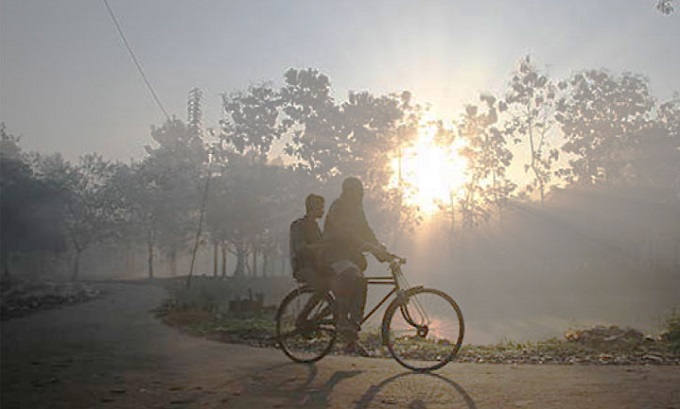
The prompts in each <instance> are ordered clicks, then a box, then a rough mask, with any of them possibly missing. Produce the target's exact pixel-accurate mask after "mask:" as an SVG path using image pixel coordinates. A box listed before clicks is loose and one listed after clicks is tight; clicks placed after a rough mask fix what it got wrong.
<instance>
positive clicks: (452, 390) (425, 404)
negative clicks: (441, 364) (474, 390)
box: [354, 372, 477, 409]
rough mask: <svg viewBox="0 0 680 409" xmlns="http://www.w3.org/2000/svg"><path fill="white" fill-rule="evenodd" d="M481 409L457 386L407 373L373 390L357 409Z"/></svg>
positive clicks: (434, 377) (436, 377)
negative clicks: (390, 408)
mask: <svg viewBox="0 0 680 409" xmlns="http://www.w3.org/2000/svg"><path fill="white" fill-rule="evenodd" d="M385 406H387V407H394V408H409V409H425V408H431V407H436V408H468V409H477V406H476V405H475V401H474V400H473V399H472V397H471V396H470V395H469V394H468V393H467V392H466V391H465V389H463V388H462V387H461V386H460V385H458V384H457V383H456V382H454V381H452V380H451V379H448V378H446V377H444V376H441V375H437V374H432V373H416V372H405V373H401V374H399V375H395V376H392V377H390V378H387V379H385V380H384V381H382V382H380V384H378V385H373V386H371V387H370V388H369V389H368V390H367V391H366V393H364V394H363V396H362V397H361V398H359V400H358V401H357V403H356V405H355V406H354V408H355V409H370V408H379V407H380V408H382V407H385Z"/></svg>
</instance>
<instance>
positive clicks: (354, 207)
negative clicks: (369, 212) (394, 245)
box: [323, 196, 380, 271]
mask: <svg viewBox="0 0 680 409" xmlns="http://www.w3.org/2000/svg"><path fill="white" fill-rule="evenodd" d="M323 230H324V233H323V238H324V242H326V244H325V245H324V261H325V262H326V263H328V264H331V263H334V262H336V261H340V260H349V261H351V262H353V263H354V264H356V265H357V266H359V268H360V269H361V271H364V270H365V269H366V266H367V263H366V258H365V257H364V255H363V254H362V247H363V244H364V242H369V243H372V244H375V245H380V243H379V242H378V239H377V238H376V237H375V234H374V233H373V230H372V229H371V227H370V226H369V225H368V221H367V220H366V215H365V214H364V209H363V207H362V206H361V203H359V204H354V203H351V202H350V201H348V200H346V199H345V198H343V197H342V196H340V198H338V199H337V200H335V201H334V202H333V204H332V205H331V207H330V209H328V215H326V221H325V222H324V227H323Z"/></svg>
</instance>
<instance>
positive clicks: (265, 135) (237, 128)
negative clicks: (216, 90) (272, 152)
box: [220, 84, 283, 158]
mask: <svg viewBox="0 0 680 409" xmlns="http://www.w3.org/2000/svg"><path fill="white" fill-rule="evenodd" d="M281 103H282V102H281V98H280V96H279V93H278V91H277V90H275V89H274V88H273V87H272V86H271V85H270V84H260V85H253V86H250V87H249V88H248V90H247V91H245V92H241V91H236V92H232V93H230V94H222V105H223V108H224V112H225V113H226V115H227V117H226V118H225V119H223V120H221V121H220V125H221V127H222V134H221V136H220V138H221V140H222V142H223V143H224V144H226V145H230V146H233V147H234V149H235V150H236V151H237V152H238V153H240V154H243V153H245V152H247V151H251V150H252V151H254V152H256V153H257V154H258V155H260V156H263V157H265V158H266V156H267V154H268V152H269V149H270V148H271V145H272V143H273V141H275V140H277V139H279V138H280V137H281V134H282V133H283V128H282V127H281V126H280V124H279V111H280V108H281Z"/></svg>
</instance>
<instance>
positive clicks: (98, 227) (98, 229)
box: [37, 154, 120, 280]
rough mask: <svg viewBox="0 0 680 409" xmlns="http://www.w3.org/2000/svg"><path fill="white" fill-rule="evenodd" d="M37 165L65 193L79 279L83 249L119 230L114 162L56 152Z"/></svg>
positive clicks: (68, 231) (67, 225)
mask: <svg viewBox="0 0 680 409" xmlns="http://www.w3.org/2000/svg"><path fill="white" fill-rule="evenodd" d="M37 167H38V171H39V173H40V174H41V177H42V178H44V179H45V180H47V181H49V183H51V184H53V186H54V188H55V189H56V190H57V191H58V192H60V194H61V195H63V196H62V198H63V200H64V204H65V205H64V206H65V212H64V214H65V219H64V229H65V232H66V236H67V238H68V241H69V244H70V245H71V249H72V251H73V269H72V274H71V278H72V279H73V280H77V279H78V277H79V274H80V259H81V256H82V253H83V251H85V250H86V249H88V248H90V247H92V246H93V245H95V244H97V243H100V242H102V241H104V240H106V239H109V238H111V237H113V236H114V235H115V234H116V233H117V229H116V223H117V217H118V216H119V215H120V212H119V211H118V208H117V206H116V201H115V200H113V197H112V191H111V189H110V188H109V181H110V179H111V177H112V175H113V174H114V172H115V164H113V163H111V162H108V161H106V160H105V159H104V158H103V157H102V156H101V155H98V154H87V155H84V156H82V157H81V158H80V160H79V162H78V164H77V165H72V164H71V163H70V162H68V161H65V160H63V158H62V157H61V156H59V155H54V156H51V157H45V158H42V159H40V160H38V163H37Z"/></svg>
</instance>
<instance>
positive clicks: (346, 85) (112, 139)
mask: <svg viewBox="0 0 680 409" xmlns="http://www.w3.org/2000/svg"><path fill="white" fill-rule="evenodd" d="M656 2H657V1H656V0H596V1H595V0H578V1H577V0H574V1H547V0H546V1H538V0H515V1H507V0H487V1H460V0H445V1H428V0H419V1H414V0H411V1H401V0H361V1H354V0H344V1H323V0H310V1H307V0H295V1H278V0H271V1H265V0H247V1H246V0H244V1H224V0H191V1H190V0H144V1H139V0H109V5H110V6H111V8H112V9H113V11H114V13H115V14H116V16H117V18H118V21H119V23H120V25H121V27H122V29H123V31H124V33H125V35H126V36H127V38H128V40H129V42H130V44H131V46H132V48H133V50H134V52H135V54H136V56H137V57H138V59H139V61H140V63H141V64H142V66H143V68H144V71H145V72H146V75H147V76H148V78H149V80H150V82H151V83H152V85H153V87H154V89H155V90H156V92H157V94H158V96H159V98H160V100H161V102H162V104H163V105H164V106H165V109H166V110H167V111H168V112H169V113H170V114H171V115H176V116H177V117H178V118H180V119H183V120H186V116H187V113H186V109H187V108H186V101H187V97H188V92H189V90H190V89H192V88H194V87H198V88H200V89H201V90H202V91H203V93H204V100H203V103H204V125H205V126H206V127H216V125H217V122H218V120H219V119H220V117H221V110H220V104H221V103H220V96H219V95H220V94H221V93H224V92H229V91H234V90H237V89H244V88H246V87H247V86H248V85H249V84H253V83H259V82H262V81H272V82H273V83H274V84H276V85H280V84H282V82H283V73H284V72H285V71H286V70H287V69H288V68H291V67H296V68H307V67H312V68H316V69H318V70H320V71H322V72H323V73H325V74H327V75H328V76H329V77H330V78H331V83H332V84H333V89H334V96H335V98H336V99H337V100H340V101H342V100H344V99H345V98H346V96H347V92H348V91H349V90H368V91H371V92H373V93H376V94H382V93H389V92H399V91H401V90H410V91H412V92H413V93H414V95H415V98H416V100H417V101H419V102H421V103H430V104H431V105H432V110H433V112H434V114H435V115H437V116H439V117H442V118H445V119H447V120H449V119H452V118H454V117H456V116H457V115H458V114H459V113H460V111H461V109H462V107H463V105H464V104H466V103H470V102H475V101H476V100H477V97H478V95H479V93H480V92H485V91H488V92H501V90H502V89H503V86H504V85H505V84H506V83H507V81H508V79H509V78H510V74H511V72H512V70H513V69H514V67H515V66H516V64H517V62H518V61H519V59H520V58H521V57H523V56H525V55H531V56H532V58H533V60H534V61H535V62H536V63H537V64H538V65H539V67H542V68H544V69H546V70H548V72H549V74H550V75H551V76H553V77H555V78H565V77H567V76H569V75H571V74H572V73H574V72H576V71H579V70H583V69H590V68H606V69H609V70H611V71H612V72H613V73H620V72H623V71H631V72H635V73H640V74H643V75H645V76H646V77H648V78H649V80H650V84H651V88H652V91H653V94H654V95H655V96H656V97H657V98H659V99H661V100H664V99H668V98H670V97H671V96H672V95H673V92H678V91H680V75H678V73H680V10H677V9H680V5H678V4H677V2H676V12H675V13H673V14H671V15H663V14H661V13H660V12H658V11H657V10H656V8H655V6H656ZM164 120H165V117H164V115H163V113H162V112H161V110H160V109H159V107H158V106H157V105H156V103H155V102H154V100H153V97H152V96H151V94H150V92H149V91H148V89H147V88H146V86H145V84H144V82H143V79H142V78H141V76H140V74H139V72H138V71H137V69H136V67H135V65H134V63H133V62H132V60H131V58H130V56H129V55H128V53H127V50H126V49H125V47H124V45H123V42H122V40H121V38H120V37H119V35H118V33H117V31H116V29H115V26H114V24H113V22H112V21H111V18H110V16H109V15H108V13H107V10H106V7H105V5H104V3H103V2H102V1H98V0H59V1H55V0H0V121H2V122H4V123H5V124H6V127H7V130H8V131H9V132H11V133H14V134H17V135H21V137H22V140H21V141H22V142H21V143H22V146H23V147H24V149H26V150H37V151H39V152H43V153H53V152H61V153H62V154H64V156H65V157H66V158H68V159H71V160H74V159H76V158H77V157H78V156H80V155H82V154H85V153H88V152H98V153H101V154H103V155H104V156H105V157H107V158H109V159H116V160H123V161H127V160H129V159H132V158H134V159H139V158H141V157H142V156H143V154H144V149H143V147H144V145H147V144H150V143H151V138H150V134H149V130H150V127H151V126H152V125H155V126H160V125H161V124H162V123H163V121H164Z"/></svg>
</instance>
